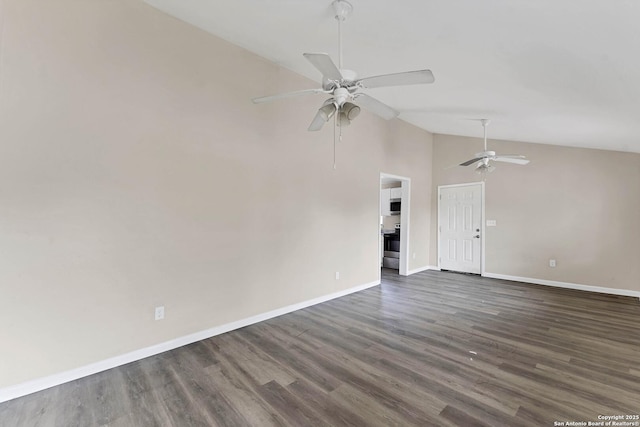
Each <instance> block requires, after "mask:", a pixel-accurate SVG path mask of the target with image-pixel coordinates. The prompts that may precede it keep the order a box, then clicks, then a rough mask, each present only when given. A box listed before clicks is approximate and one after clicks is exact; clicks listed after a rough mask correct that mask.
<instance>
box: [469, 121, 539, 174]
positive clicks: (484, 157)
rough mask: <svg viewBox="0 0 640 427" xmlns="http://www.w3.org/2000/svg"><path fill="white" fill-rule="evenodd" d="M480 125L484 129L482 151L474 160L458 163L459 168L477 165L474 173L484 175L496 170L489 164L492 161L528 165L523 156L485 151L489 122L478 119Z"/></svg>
mask: <svg viewBox="0 0 640 427" xmlns="http://www.w3.org/2000/svg"><path fill="white" fill-rule="evenodd" d="M480 123H482V127H483V129H484V151H481V152H480V153H476V156H475V158H473V159H470V160H467V161H466V162H463V163H460V166H470V165H472V164H474V163H477V166H476V172H477V173H479V174H484V173H489V172H493V171H494V170H495V169H496V168H495V166H493V165H491V164H490V163H489V162H490V161H492V160H493V161H496V162H505V163H515V164H517V165H526V164H527V163H529V160H527V159H526V158H525V156H498V155H497V154H496V152H495V151H489V150H488V149H487V126H488V125H489V123H490V121H489V120H487V119H480Z"/></svg>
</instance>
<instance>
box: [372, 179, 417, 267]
mask: <svg viewBox="0 0 640 427" xmlns="http://www.w3.org/2000/svg"><path fill="white" fill-rule="evenodd" d="M410 196H411V179H410V178H407V177H404V176H398V175H391V174H387V173H381V174H380V212H379V218H380V227H379V230H378V232H379V235H380V239H379V243H378V248H379V251H378V262H379V264H380V267H381V268H386V269H389V270H390V271H397V272H398V274H399V275H401V276H407V275H408V274H409V256H408V254H409V207H410V201H411V200H410V199H411V197H410Z"/></svg>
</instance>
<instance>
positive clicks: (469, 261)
mask: <svg viewBox="0 0 640 427" xmlns="http://www.w3.org/2000/svg"><path fill="white" fill-rule="evenodd" d="M484 231H485V229H484V182H476V183H469V184H456V185H441V186H439V187H438V268H440V270H449V271H455V272H459V273H470V274H479V275H482V274H483V273H484V247H485V239H484Z"/></svg>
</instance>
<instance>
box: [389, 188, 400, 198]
mask: <svg viewBox="0 0 640 427" xmlns="http://www.w3.org/2000/svg"><path fill="white" fill-rule="evenodd" d="M389 190H391V192H390V195H389V197H390V199H401V198H402V187H395V188H390V189H389Z"/></svg>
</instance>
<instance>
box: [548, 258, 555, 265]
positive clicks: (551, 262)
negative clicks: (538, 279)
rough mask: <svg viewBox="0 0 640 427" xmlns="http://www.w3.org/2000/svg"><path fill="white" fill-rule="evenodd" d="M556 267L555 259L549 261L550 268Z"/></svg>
mask: <svg viewBox="0 0 640 427" xmlns="http://www.w3.org/2000/svg"><path fill="white" fill-rule="evenodd" d="M555 266H556V260H555V259H550V260H549V267H555Z"/></svg>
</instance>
